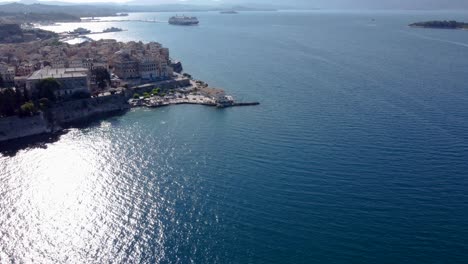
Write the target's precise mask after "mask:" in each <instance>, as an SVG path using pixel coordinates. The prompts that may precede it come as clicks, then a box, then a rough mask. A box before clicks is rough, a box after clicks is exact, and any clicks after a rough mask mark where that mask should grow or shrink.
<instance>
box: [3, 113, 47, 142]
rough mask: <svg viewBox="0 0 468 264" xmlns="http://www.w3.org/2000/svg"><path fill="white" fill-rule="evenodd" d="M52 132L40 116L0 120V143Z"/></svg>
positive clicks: (13, 117)
mask: <svg viewBox="0 0 468 264" xmlns="http://www.w3.org/2000/svg"><path fill="white" fill-rule="evenodd" d="M50 132H52V129H51V128H50V127H49V125H48V123H47V121H46V119H45V118H44V117H43V115H42V114H39V115H36V116H32V117H24V118H20V117H17V116H12V117H5V118H0V142H2V141H7V140H13V139H18V138H23V137H29V136H35V135H40V134H46V133H50Z"/></svg>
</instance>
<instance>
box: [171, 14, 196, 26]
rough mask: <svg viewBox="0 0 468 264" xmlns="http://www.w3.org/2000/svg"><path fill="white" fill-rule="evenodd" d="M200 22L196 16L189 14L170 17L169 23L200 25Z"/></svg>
mask: <svg viewBox="0 0 468 264" xmlns="http://www.w3.org/2000/svg"><path fill="white" fill-rule="evenodd" d="M198 23H200V22H199V21H198V19H197V18H196V17H189V16H173V17H171V18H169V24H171V25H183V26H189V25H198Z"/></svg>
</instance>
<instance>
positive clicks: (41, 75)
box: [28, 67, 88, 80]
mask: <svg viewBox="0 0 468 264" xmlns="http://www.w3.org/2000/svg"><path fill="white" fill-rule="evenodd" d="M87 76H88V69H85V68H56V69H55V68H50V67H45V68H43V69H40V70H38V71H35V72H34V73H33V74H32V75H31V76H30V77H29V78H28V80H41V79H45V78H56V79H60V78H78V77H87Z"/></svg>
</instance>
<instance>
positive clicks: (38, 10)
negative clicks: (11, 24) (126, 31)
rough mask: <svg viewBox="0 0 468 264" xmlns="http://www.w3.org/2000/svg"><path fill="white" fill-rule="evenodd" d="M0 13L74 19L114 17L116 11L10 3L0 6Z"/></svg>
mask: <svg viewBox="0 0 468 264" xmlns="http://www.w3.org/2000/svg"><path fill="white" fill-rule="evenodd" d="M0 12H2V13H10V14H11V13H35V14H51V13H55V14H68V15H72V16H75V17H87V16H110V15H115V14H116V13H117V12H118V10H117V9H116V7H113V6H109V7H103V6H99V7H98V6H92V5H73V6H59V5H45V4H31V5H25V4H20V3H10V4H3V5H0Z"/></svg>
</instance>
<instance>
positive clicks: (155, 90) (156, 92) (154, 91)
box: [151, 87, 161, 95]
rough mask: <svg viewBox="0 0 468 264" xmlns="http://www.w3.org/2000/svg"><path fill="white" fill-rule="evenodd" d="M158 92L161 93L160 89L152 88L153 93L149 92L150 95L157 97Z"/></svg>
mask: <svg viewBox="0 0 468 264" xmlns="http://www.w3.org/2000/svg"><path fill="white" fill-rule="evenodd" d="M160 91H161V89H160V88H159V87H158V88H154V89H153V91H151V95H158V94H159V92H160Z"/></svg>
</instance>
